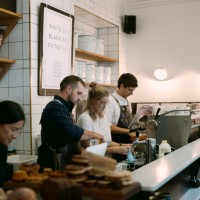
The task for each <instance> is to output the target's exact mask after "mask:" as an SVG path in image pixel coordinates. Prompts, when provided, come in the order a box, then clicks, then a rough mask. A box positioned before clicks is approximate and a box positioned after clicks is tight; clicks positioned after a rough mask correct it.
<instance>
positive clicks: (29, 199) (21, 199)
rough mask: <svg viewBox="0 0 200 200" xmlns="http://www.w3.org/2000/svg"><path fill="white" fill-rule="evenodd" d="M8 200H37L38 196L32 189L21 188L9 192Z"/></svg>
mask: <svg viewBox="0 0 200 200" xmlns="http://www.w3.org/2000/svg"><path fill="white" fill-rule="evenodd" d="M6 200H37V195H36V193H35V192H34V191H33V190H32V189H30V188H27V187H21V188H17V189H15V190H11V191H8V192H7V199H6Z"/></svg>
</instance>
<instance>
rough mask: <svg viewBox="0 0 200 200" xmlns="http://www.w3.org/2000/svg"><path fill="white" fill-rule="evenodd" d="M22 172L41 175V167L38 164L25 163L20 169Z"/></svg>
mask: <svg viewBox="0 0 200 200" xmlns="http://www.w3.org/2000/svg"><path fill="white" fill-rule="evenodd" d="M19 169H20V170H23V171H26V172H27V174H33V175H35V174H37V173H39V169H40V165H39V164H37V163H33V164H32V163H23V164H21V165H20V167H19Z"/></svg>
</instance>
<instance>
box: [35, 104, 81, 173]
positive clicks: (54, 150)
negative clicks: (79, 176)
mask: <svg viewBox="0 0 200 200" xmlns="http://www.w3.org/2000/svg"><path fill="white" fill-rule="evenodd" d="M53 101H55V102H58V103H60V104H61V105H62V103H61V102H60V101H59V100H53ZM66 112H67V113H68V114H69V115H70V118H71V120H72V123H75V120H74V118H73V115H72V114H71V113H70V112H68V111H67V110H66ZM41 135H42V145H41V146H40V147H39V149H38V154H39V155H40V156H39V157H38V161H37V162H38V164H40V171H41V172H42V171H43V169H44V168H46V167H48V168H52V169H53V170H61V169H64V168H65V165H67V164H69V162H70V161H71V157H72V155H74V154H80V153H81V150H80V149H81V148H80V146H79V144H78V143H77V142H74V143H70V144H66V145H65V146H63V147H59V148H58V147H53V146H51V145H50V144H48V142H47V141H46V140H45V138H44V134H41Z"/></svg>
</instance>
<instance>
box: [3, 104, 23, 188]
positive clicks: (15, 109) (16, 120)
mask: <svg viewBox="0 0 200 200" xmlns="http://www.w3.org/2000/svg"><path fill="white" fill-rule="evenodd" d="M24 123H25V115H24V112H23V110H22V108H21V106H20V105H19V104H17V103H15V102H13V101H2V102H0V186H2V184H3V182H4V180H5V177H6V171H5V168H6V162H7V148H8V145H9V144H10V143H11V142H12V141H13V140H14V139H17V137H18V135H19V131H20V130H21V129H22V128H23V126H24Z"/></svg>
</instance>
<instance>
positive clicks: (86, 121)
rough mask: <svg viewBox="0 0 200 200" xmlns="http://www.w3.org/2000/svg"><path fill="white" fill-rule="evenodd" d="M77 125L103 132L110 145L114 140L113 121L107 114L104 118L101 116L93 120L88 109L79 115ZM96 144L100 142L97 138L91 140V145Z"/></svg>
mask: <svg viewBox="0 0 200 200" xmlns="http://www.w3.org/2000/svg"><path fill="white" fill-rule="evenodd" d="M77 125H78V126H80V127H82V128H83V129H85V130H88V131H92V132H95V133H99V134H102V135H103V136H104V140H105V142H107V144H108V145H110V143H111V142H112V138H111V130H110V125H111V123H110V122H109V120H108V118H107V117H106V116H105V115H104V117H103V118H100V117H99V118H97V119H96V120H93V119H92V118H91V117H90V115H89V112H88V110H87V111H85V112H84V113H82V114H81V115H80V116H79V118H78V120H77ZM96 144H99V141H98V140H97V139H91V140H90V146H93V145H96Z"/></svg>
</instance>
